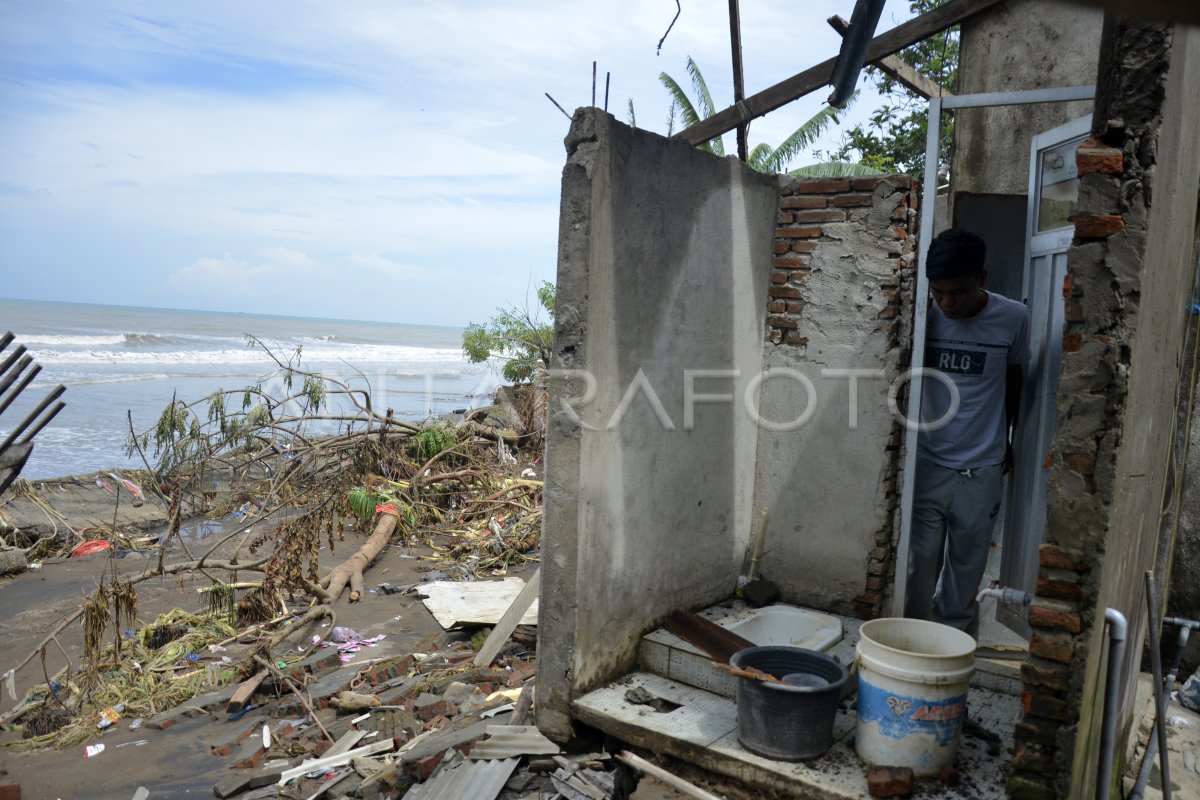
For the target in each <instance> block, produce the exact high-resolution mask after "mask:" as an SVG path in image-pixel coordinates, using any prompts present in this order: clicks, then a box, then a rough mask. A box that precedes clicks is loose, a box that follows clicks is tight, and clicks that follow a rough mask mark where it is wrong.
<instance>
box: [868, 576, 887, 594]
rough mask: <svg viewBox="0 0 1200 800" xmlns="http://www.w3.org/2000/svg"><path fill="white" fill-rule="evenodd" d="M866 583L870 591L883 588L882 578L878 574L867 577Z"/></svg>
mask: <svg viewBox="0 0 1200 800" xmlns="http://www.w3.org/2000/svg"><path fill="white" fill-rule="evenodd" d="M866 585H867V588H868V589H870V590H871V591H879V590H880V589H882V588H883V578H881V577H879V576H878V575H872V576H871V577H869V578H867V584H866Z"/></svg>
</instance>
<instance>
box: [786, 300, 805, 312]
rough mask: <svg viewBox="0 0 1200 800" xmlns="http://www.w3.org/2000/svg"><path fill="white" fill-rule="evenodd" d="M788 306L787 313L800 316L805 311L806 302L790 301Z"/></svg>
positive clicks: (787, 303)
mask: <svg viewBox="0 0 1200 800" xmlns="http://www.w3.org/2000/svg"><path fill="white" fill-rule="evenodd" d="M786 306H787V307H786V309H785V311H786V312H787V313H788V314H799V313H800V312H801V311H803V310H804V302H803V301H802V300H788V301H787V302H786Z"/></svg>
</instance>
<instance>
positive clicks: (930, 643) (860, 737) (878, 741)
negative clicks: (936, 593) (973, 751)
mask: <svg viewBox="0 0 1200 800" xmlns="http://www.w3.org/2000/svg"><path fill="white" fill-rule="evenodd" d="M860 636H861V638H860V639H859V641H858V728H857V731H856V737H855V749H856V750H857V751H858V757H859V758H861V759H862V760H863V761H865V762H866V763H867V764H870V765H879V766H890V767H911V768H912V771H913V773H914V774H915V775H918V776H930V775H937V774H938V773H939V772H940V771H941V769H942V767H944V766H946V765H947V764H950V763H952V762H953V761H954V754H955V752H956V751H957V750H958V741H959V738H960V736H961V734H962V722H963V719H964V717H965V716H966V712H967V689H968V688H969V686H970V683H971V675H972V674H973V673H974V672H975V640H974V639H972V638H971V637H970V636H968V635H967V634H965V633H963V632H962V631H960V630H956V629H954V628H951V627H949V626H947V625H941V624H939V623H936V622H926V621H924V620H918V619H898V618H887V619H876V620H871V621H870V622H864V623H863V626H862V628H861V630H860Z"/></svg>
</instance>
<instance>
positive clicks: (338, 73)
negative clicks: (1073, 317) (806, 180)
mask: <svg viewBox="0 0 1200 800" xmlns="http://www.w3.org/2000/svg"><path fill="white" fill-rule="evenodd" d="M741 5H742V25H743V43H744V52H745V55H744V59H745V71H746V89H747V92H748V93H753V92H755V91H758V90H761V89H763V88H766V87H767V86H769V85H771V84H772V83H775V82H777V81H779V80H782V79H783V78H785V77H787V76H789V75H792V74H794V73H796V72H799V71H801V70H802V69H805V68H807V67H809V66H811V65H813V64H815V63H817V62H818V61H821V60H823V59H824V58H827V57H829V56H831V55H834V54H835V53H836V52H837V47H838V43H839V39H838V37H837V35H836V34H835V33H834V32H833V31H832V30H831V29H829V28H828V26H827V25H826V24H825V22H824V20H825V18H826V17H828V16H830V15H832V14H835V13H837V14H841V15H842V16H844V17H849V15H850V12H851V10H852V9H853V5H854V4H853V2H851V0H829V1H828V2H825V1H822V0H813V1H812V2H809V1H808V0H805V2H797V3H778V2H770V3H769V2H765V1H764V0H743V1H742V4H741ZM682 6H683V13H682V15H681V16H680V18H679V21H678V22H677V23H676V24H675V27H674V29H673V30H672V31H671V33H670V35H669V36H668V37H667V41H666V43H665V44H664V46H663V49H662V54H661V55H658V56H656V55H655V46H656V44H657V42H658V40H659V38H660V37H661V36H662V35H663V32H664V31H665V30H666V28H667V25H668V24H669V23H670V21H671V17H672V16H673V15H674V13H675V3H674V2H672V1H671V0H628V1H626V0H608V2H600V1H599V0H592V2H581V1H579V2H577V1H576V0H525V1H524V2H496V3H481V2H466V1H465V0H440V2H421V3H418V2H406V1H404V0H390V2H385V1H383V0H377V1H375V2H372V1H371V0H362V1H361V2H347V3H334V2H317V1H315V0H289V2H280V1H279V0H276V1H275V2H246V1H245V0H241V2H228V0H207V1H206V2H203V3H200V2H162V0H87V1H86V2H65V1H63V0H0V271H2V274H3V275H4V280H3V284H0V296H7V297H15V298H33V299H59V300H68V301H77V302H99V303H112V304H123V305H148V306H165V307H172V308H200V309H215V310H222V311H260V312H264V313H277V314H297V315H304V316H318V317H339V318H350V319H373V320H389V321H396V322H413V323H429V324H448V325H461V324H465V323H466V322H468V321H481V320H484V319H486V318H488V317H489V316H491V313H492V311H493V310H494V309H495V307H496V306H498V305H502V304H505V305H506V304H509V303H520V302H521V301H522V300H523V298H524V297H525V295H526V292H527V289H528V288H529V287H530V286H531V285H532V284H535V283H536V282H538V281H541V280H553V279H554V273H555V258H556V245H557V234H558V223H557V218H558V194H559V180H560V175H561V170H562V165H563V160H564V151H563V146H562V140H563V136H564V135H565V134H566V131H567V125H568V123H567V120H566V119H565V118H564V117H563V116H562V114H561V113H560V112H559V111H558V110H557V109H555V108H554V107H553V106H552V105H551V104H550V103H549V102H548V101H547V100H546V98H545V96H544V94H543V93H544V92H549V93H550V94H551V95H553V96H554V97H555V98H556V99H557V100H558V101H559V103H561V104H562V105H563V106H564V107H565V108H567V110H568V111H571V110H573V109H574V108H575V107H577V106H580V105H585V104H588V103H589V102H590V100H591V70H592V61H593V60H596V61H597V62H599V72H600V90H599V93H600V95H601V97H599V98H598V100H597V103H598V104H600V103H602V102H603V99H602V95H603V81H604V73H605V72H606V71H607V72H611V73H612V79H611V87H610V96H609V110H610V111H612V112H613V113H615V114H616V115H617V116H618V117H619V118H621V119H625V118H626V106H627V103H628V101H629V100H630V99H632V100H633V102H634V106H635V108H636V111H637V121H638V124H639V126H640V127H643V128H648V129H651V130H656V131H659V132H665V127H666V123H665V121H666V114H667V109H668V105H669V101H668V97H667V94H666V92H665V90H664V89H663V88H662V87H661V85H660V84H659V83H658V79H657V76H658V74H659V72H661V71H664V70H665V71H666V72H668V73H670V74H672V75H674V76H675V77H676V78H677V79H679V80H680V81H681V82H683V80H684V79H686V71H685V68H684V65H685V61H686V58H687V56H688V55H691V56H693V57H694V58H695V59H696V61H697V62H698V64H699V65H700V67H701V69H702V70H703V71H704V73H705V76H706V77H707V78H708V81H709V85H710V87H711V89H712V91H713V94H714V96H715V98H716V102H717V105H718V106H719V107H724V106H726V105H729V104H730V102H731V100H732V89H731V79H730V77H729V43H728V37H729V27H728V18H727V9H728V4H727V2H725V0H683V3H682ZM908 16H909V14H908V10H907V3H905V2H900V1H899V0H890V1H889V3H888V6H887V8H886V10H885V11H884V15H883V19H882V20H881V23H880V30H884V29H886V28H890V27H893V26H894V25H895V24H897V23H898V22H901V21H903V20H904V19H906V18H907V17H908ZM826 95H827V92H824V91H819V92H816V93H814V94H813V95H811V96H809V97H808V98H805V99H804V100H802V101H799V102H797V103H793V104H792V105H790V106H787V107H785V108H784V109H781V110H780V111H777V112H775V113H773V114H771V115H768V116H767V117H766V118H764V119H762V120H758V121H756V122H755V123H754V124H753V125H752V126H751V133H750V139H751V143H752V144H753V143H754V142H758V141H766V142H769V143H772V144H774V143H778V142H779V141H781V140H782V139H783V138H784V137H786V136H787V135H788V134H789V133H790V132H791V131H792V130H794V129H795V128H796V126H797V125H799V124H800V123H801V122H803V121H804V120H805V119H807V118H808V117H809V116H811V115H812V114H813V113H815V112H816V111H818V110H819V109H820V108H821V104H822V102H823V99H824V97H825V96H826ZM875 105H876V98H875V97H874V96H873V95H872V94H871V93H870V92H869V91H868V92H865V93H864V95H863V96H862V97H860V99H859V101H858V103H857V104H856V105H855V106H853V107H852V108H851V111H850V114H849V115H848V116H849V119H850V120H857V119H864V118H865V117H866V116H867V115H868V113H869V112H870V110H871V109H872V108H873V107H874V106H875ZM732 138H733V137H732V135H729V136H727V137H726V141H727V149H728V150H730V151H732V150H733V147H732ZM836 139H837V134H836V133H832V134H830V135H829V136H827V137H826V142H825V145H826V146H827V145H828V144H831V143H833V142H834V141H836ZM803 160H804V159H800V160H798V161H797V162H796V163H797V164H799V163H802V162H803Z"/></svg>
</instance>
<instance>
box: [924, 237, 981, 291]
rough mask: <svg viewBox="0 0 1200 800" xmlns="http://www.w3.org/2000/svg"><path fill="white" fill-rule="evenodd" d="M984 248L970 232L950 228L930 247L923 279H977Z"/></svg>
mask: <svg viewBox="0 0 1200 800" xmlns="http://www.w3.org/2000/svg"><path fill="white" fill-rule="evenodd" d="M986 255H987V245H985V244H984V243H983V239H980V238H979V237H978V236H976V235H975V234H973V233H971V232H970V231H964V230H963V229H962V228H951V229H949V230H946V231H942V232H941V233H939V234H938V235H937V237H936V238H935V239H934V240H933V241H932V242H931V243H930V244H929V254H928V255H927V256H926V257H925V276H926V277H927V278H929V280H931V281H938V280H952V279H955V278H976V277H978V276H979V275H980V273H982V272H983V259H984V256H986Z"/></svg>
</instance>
